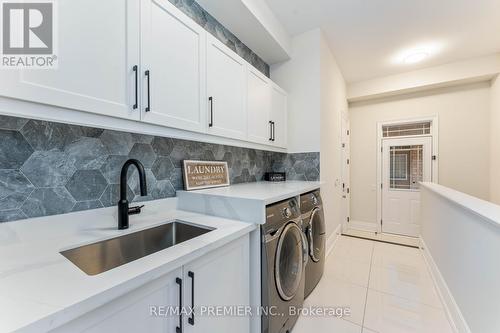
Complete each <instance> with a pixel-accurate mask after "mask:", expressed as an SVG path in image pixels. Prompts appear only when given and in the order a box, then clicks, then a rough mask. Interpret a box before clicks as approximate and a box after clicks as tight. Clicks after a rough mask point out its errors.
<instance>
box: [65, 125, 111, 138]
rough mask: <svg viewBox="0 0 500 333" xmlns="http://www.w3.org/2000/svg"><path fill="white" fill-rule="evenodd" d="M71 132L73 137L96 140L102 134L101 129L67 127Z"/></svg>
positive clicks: (77, 126)
mask: <svg viewBox="0 0 500 333" xmlns="http://www.w3.org/2000/svg"><path fill="white" fill-rule="evenodd" d="M68 126H69V129H70V130H71V132H72V133H73V134H74V135H75V137H77V138H78V137H82V136H83V137H87V138H98V137H99V136H100V135H101V134H102V133H103V132H104V129H102V128H95V127H87V126H79V125H68Z"/></svg>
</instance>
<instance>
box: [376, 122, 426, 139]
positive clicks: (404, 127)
mask: <svg viewBox="0 0 500 333" xmlns="http://www.w3.org/2000/svg"><path fill="white" fill-rule="evenodd" d="M430 133H431V122H430V121H427V122H423V123H411V124H400V125H387V126H383V127H382V134H383V136H384V138H388V137H397V136H415V135H428V134H430Z"/></svg>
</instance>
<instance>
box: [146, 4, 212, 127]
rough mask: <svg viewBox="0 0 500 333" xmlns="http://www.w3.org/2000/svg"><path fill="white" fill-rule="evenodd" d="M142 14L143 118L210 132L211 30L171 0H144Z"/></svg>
mask: <svg viewBox="0 0 500 333" xmlns="http://www.w3.org/2000/svg"><path fill="white" fill-rule="evenodd" d="M142 18H143V19H142V30H141V34H142V55H143V58H142V59H143V66H142V73H141V74H142V78H143V103H142V110H143V117H142V120H143V121H145V122H148V123H153V124H159V125H164V126H169V127H175V128H180V129H185V130H190V131H197V132H203V131H206V112H205V105H206V103H205V100H206V98H205V89H206V82H205V75H206V69H205V64H206V62H205V58H206V55H205V51H206V41H205V38H206V32H205V30H204V29H203V28H202V27H200V26H199V25H198V24H196V23H195V22H194V21H193V20H191V19H190V18H189V17H187V16H186V15H185V14H184V13H182V12H181V11H180V10H179V9H177V8H176V7H175V6H174V5H172V4H171V3H170V2H169V1H168V0H145V1H143V2H142ZM146 71H149V78H148V76H147V75H146Z"/></svg>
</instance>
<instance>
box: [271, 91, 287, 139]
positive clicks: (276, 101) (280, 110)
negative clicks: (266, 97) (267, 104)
mask: <svg viewBox="0 0 500 333" xmlns="http://www.w3.org/2000/svg"><path fill="white" fill-rule="evenodd" d="M271 86H272V89H271V121H272V127H273V129H272V142H273V144H274V145H275V146H276V147H281V148H286V146H287V126H288V125H287V94H286V92H285V91H284V90H283V89H281V88H280V87H278V86H277V85H276V84H274V83H272V84H271Z"/></svg>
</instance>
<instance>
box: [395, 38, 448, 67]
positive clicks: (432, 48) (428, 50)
mask: <svg viewBox="0 0 500 333" xmlns="http://www.w3.org/2000/svg"><path fill="white" fill-rule="evenodd" d="M443 48H444V44H443V43H442V42H431V43H419V44H415V45H413V46H411V47H407V48H405V49H403V50H400V51H399V52H398V53H397V54H395V55H394V57H393V58H392V60H391V62H392V63H393V64H396V65H398V64H399V65H401V64H403V65H412V64H416V63H419V62H422V61H424V60H426V59H428V58H430V57H432V56H435V55H436V54H438V53H439V52H441V51H442V50H443Z"/></svg>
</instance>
